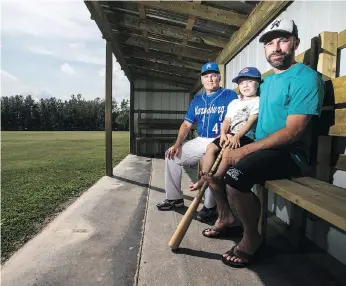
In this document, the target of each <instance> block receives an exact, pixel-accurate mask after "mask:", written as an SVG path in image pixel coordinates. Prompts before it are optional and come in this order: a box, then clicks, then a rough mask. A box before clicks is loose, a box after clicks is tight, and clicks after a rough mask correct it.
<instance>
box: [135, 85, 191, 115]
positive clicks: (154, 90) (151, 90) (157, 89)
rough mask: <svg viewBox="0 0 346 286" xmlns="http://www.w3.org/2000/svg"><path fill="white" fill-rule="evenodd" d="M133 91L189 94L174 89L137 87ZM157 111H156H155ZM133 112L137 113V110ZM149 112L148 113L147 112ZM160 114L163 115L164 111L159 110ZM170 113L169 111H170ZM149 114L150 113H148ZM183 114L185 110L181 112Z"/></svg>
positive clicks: (186, 90)
mask: <svg viewBox="0 0 346 286" xmlns="http://www.w3.org/2000/svg"><path fill="white" fill-rule="evenodd" d="M134 91H145V92H163V93H165V92H168V93H169V92H186V93H187V92H189V90H188V89H174V88H145V87H143V88H141V87H137V88H135V89H134ZM156 111H157V110H156ZM134 112H138V110H135V111H134ZM147 112H149V111H147ZM159 112H160V113H165V112H164V111H161V110H159ZM170 112H171V111H170ZM149 113H150V112H149ZM172 113H176V112H172ZM183 113H184V114H185V113H186V110H185V111H183Z"/></svg>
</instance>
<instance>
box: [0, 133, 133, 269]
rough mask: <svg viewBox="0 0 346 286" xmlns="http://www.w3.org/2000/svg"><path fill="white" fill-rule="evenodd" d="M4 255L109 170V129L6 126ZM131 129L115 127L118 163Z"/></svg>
mask: <svg viewBox="0 0 346 286" xmlns="http://www.w3.org/2000/svg"><path fill="white" fill-rule="evenodd" d="M1 141H2V142H1V144H2V146H1V149H2V150H1V248H2V254H1V261H2V262H4V261H5V260H7V259H8V258H9V256H10V255H11V254H12V253H13V252H14V251H15V250H17V249H18V248H19V247H20V246H22V245H23V244H24V243H25V242H26V241H28V240H29V239H30V238H31V237H32V236H33V235H34V234H36V233H37V232H38V231H39V230H40V229H41V228H42V226H43V225H44V224H45V223H46V222H48V221H49V219H50V218H52V217H54V215H56V214H57V213H59V212H60V211H61V210H63V209H64V208H65V207H66V205H68V204H69V203H70V202H71V201H73V199H75V198H76V197H78V196H79V195H80V194H81V193H82V192H83V191H85V190H87V189H88V188H89V187H91V186H92V185H93V184H94V183H95V182H96V181H97V180H98V179H99V178H100V177H101V176H103V175H105V132H43V131H41V132H24V131H23V132H21V131H20V132H1ZM128 153H129V133H128V132H113V166H115V165H116V164H117V163H119V162H120V161H121V160H122V159H123V158H124V157H125V156H126V155H127V154H128Z"/></svg>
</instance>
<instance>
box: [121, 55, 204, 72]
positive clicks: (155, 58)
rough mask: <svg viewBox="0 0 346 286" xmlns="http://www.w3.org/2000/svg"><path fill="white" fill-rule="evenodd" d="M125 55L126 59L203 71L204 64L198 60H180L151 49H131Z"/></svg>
mask: <svg viewBox="0 0 346 286" xmlns="http://www.w3.org/2000/svg"><path fill="white" fill-rule="evenodd" d="M124 56H125V59H129V58H137V59H143V60H146V61H151V62H157V63H162V64H165V65H170V66H175V67H180V68H184V69H185V68H186V69H191V70H196V71H199V72H200V71H201V68H202V64H200V63H198V62H193V61H189V60H186V59H184V60H178V58H173V57H172V56H166V55H162V54H158V53H155V52H152V51H150V52H149V53H145V52H143V51H131V50H129V51H125V54H124Z"/></svg>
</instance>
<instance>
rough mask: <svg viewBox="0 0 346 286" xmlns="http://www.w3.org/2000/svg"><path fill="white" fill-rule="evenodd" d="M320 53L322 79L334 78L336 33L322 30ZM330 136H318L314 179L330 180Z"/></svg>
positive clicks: (318, 67) (336, 47) (336, 46)
mask: <svg viewBox="0 0 346 286" xmlns="http://www.w3.org/2000/svg"><path fill="white" fill-rule="evenodd" d="M320 38H321V49H322V53H320V54H319V59H318V65H317V71H318V72H320V73H321V74H322V77H323V79H324V80H329V79H334V78H336V57H337V53H338V33H336V32H323V33H321V34H320ZM332 139H333V137H332V136H319V137H318V146H317V148H318V149H317V166H316V179H319V180H321V181H325V182H328V183H329V182H330V179H331V156H332V154H331V151H332Z"/></svg>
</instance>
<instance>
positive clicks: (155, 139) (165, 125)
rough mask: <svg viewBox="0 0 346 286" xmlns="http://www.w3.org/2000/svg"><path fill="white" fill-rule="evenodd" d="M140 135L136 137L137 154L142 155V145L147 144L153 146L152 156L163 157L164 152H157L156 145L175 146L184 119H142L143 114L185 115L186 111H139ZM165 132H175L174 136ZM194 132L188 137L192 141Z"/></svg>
mask: <svg viewBox="0 0 346 286" xmlns="http://www.w3.org/2000/svg"><path fill="white" fill-rule="evenodd" d="M137 112H138V133H137V136H136V154H137V155H140V154H141V152H140V144H142V143H147V144H151V145H152V150H153V151H152V152H151V154H145V155H151V156H153V157H157V156H160V155H162V154H161V153H163V151H161V152H158V153H160V154H158V153H157V152H155V144H159V146H162V145H163V144H164V143H169V144H173V143H174V142H175V140H176V138H177V135H178V131H179V128H180V126H181V124H182V123H183V120H184V119H183V118H181V119H170V118H162V119H159V118H142V114H143V113H145V114H161V115H162V114H164V115H171V114H174V115H184V114H185V113H186V111H174V110H138V111H137ZM143 130H158V131H160V134H155V133H147V132H145V133H144V132H143ZM163 130H173V131H175V132H174V134H170V133H163V132H162V131H163ZM192 132H193V129H192V130H191V132H190V133H189V135H188V138H189V139H191V137H192Z"/></svg>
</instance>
